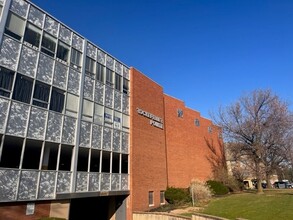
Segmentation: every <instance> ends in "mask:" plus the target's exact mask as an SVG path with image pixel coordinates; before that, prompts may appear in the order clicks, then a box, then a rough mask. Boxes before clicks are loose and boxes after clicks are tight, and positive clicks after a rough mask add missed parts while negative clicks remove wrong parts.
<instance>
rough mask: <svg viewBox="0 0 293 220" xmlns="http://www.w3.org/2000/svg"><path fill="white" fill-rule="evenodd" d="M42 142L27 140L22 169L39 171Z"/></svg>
mask: <svg viewBox="0 0 293 220" xmlns="http://www.w3.org/2000/svg"><path fill="white" fill-rule="evenodd" d="M41 150H42V142H41V141H36V140H27V141H26V145H25V148H24V154H23V161H22V168H23V169H36V170H37V169H39V165H40V157H41Z"/></svg>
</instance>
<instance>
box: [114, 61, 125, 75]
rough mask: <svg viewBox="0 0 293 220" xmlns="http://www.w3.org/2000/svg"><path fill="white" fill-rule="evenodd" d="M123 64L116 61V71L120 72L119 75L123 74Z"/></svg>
mask: <svg viewBox="0 0 293 220" xmlns="http://www.w3.org/2000/svg"><path fill="white" fill-rule="evenodd" d="M122 67H123V66H122V64H121V63H119V62H117V61H116V62H115V72H116V73H118V74H119V75H123V73H122Z"/></svg>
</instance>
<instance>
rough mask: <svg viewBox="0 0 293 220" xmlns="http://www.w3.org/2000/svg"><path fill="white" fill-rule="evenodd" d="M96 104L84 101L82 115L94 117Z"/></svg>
mask: <svg viewBox="0 0 293 220" xmlns="http://www.w3.org/2000/svg"><path fill="white" fill-rule="evenodd" d="M93 111H94V103H93V102H91V101H88V100H86V99H84V100H83V110H82V114H83V115H85V116H88V117H91V118H92V117H93Z"/></svg>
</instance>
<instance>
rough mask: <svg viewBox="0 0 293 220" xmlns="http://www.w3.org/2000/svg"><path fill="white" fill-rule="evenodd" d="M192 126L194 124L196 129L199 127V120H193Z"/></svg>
mask: <svg viewBox="0 0 293 220" xmlns="http://www.w3.org/2000/svg"><path fill="white" fill-rule="evenodd" d="M194 124H195V125H196V126H197V127H199V125H200V123H199V120H198V119H195V120H194Z"/></svg>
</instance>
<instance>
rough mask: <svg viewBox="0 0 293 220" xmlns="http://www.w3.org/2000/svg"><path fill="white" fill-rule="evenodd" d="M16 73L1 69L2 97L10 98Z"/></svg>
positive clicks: (0, 91) (0, 85) (0, 86)
mask: <svg viewBox="0 0 293 220" xmlns="http://www.w3.org/2000/svg"><path fill="white" fill-rule="evenodd" d="M13 76H14V72H12V71H10V70H8V69H6V68H3V67H0V95H2V96H6V97H9V96H10V92H11V87H12V82H13Z"/></svg>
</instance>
